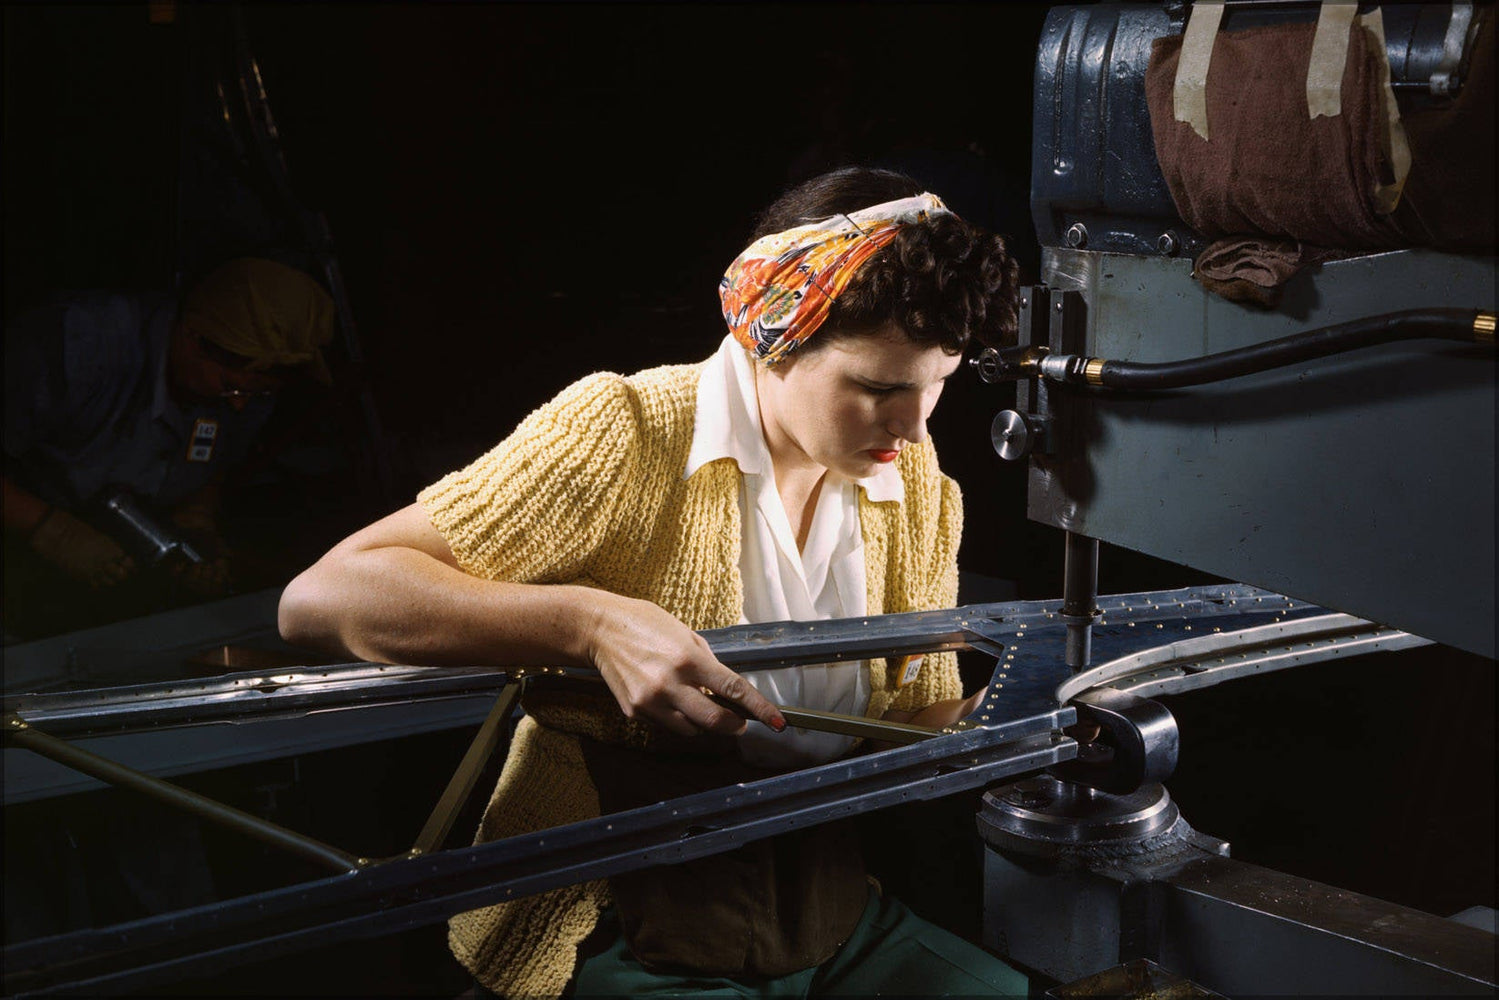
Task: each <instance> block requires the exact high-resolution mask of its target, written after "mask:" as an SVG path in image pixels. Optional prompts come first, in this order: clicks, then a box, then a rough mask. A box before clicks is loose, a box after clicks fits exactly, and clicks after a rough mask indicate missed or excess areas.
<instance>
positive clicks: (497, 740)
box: [411, 681, 522, 854]
mask: <svg viewBox="0 0 1499 1000" xmlns="http://www.w3.org/2000/svg"><path fill="white" fill-rule="evenodd" d="M521 687H522V685H521V682H519V681H511V682H510V683H509V684H506V685H505V686H504V688H502V689H501V690H500V696H499V697H498V698H496V699H495V700H494V708H492V709H490V710H489V716H488V718H486V719H485V720H484V724H483V725H482V726H480V727H479V732H478V734H477V735H476V736H475V737H474V741H473V742H472V743H471V744H469V748H468V752H467V753H465V754H464V755H463V760H462V761H460V762H459V764H458V769H457V770H456V771H454V772H453V777H452V778H451V779H450V780H449V781H448V787H447V788H445V789H443V792H442V796H441V797H440V798H439V799H438V800H437V806H436V808H434V809H433V810H432V815H431V816H430V817H428V819H427V823H426V825H425V826H423V827H422V832H421V833H419V834H417V837H416V843H415V844H413V845H412V847H411V852H412V853H413V854H430V853H432V852H433V851H435V850H437V849H438V848H440V847H441V846H442V843H443V841H444V840H446V839H447V837H448V834H449V833H450V832H451V831H452V829H453V822H454V820H456V819H457V818H458V813H459V812H461V811H462V809H463V807H464V805H466V804H467V803H468V797H469V796H470V795H472V794H473V791H474V785H475V783H477V782H478V780H479V774H480V773H481V772H482V771H483V770H484V765H485V764H487V763H488V762H489V760H490V758H492V757H493V756H494V754H495V751H496V750H497V749H499V747H500V744H501V743H502V742H504V740H505V739H506V737H507V736H508V735H509V726H510V714H511V713H512V712H514V711H515V703H516V701H517V700H518V699H519V698H520V695H521Z"/></svg>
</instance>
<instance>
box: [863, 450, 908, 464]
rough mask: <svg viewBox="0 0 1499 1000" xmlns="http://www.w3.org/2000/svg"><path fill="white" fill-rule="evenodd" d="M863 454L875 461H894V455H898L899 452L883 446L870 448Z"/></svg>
mask: <svg viewBox="0 0 1499 1000" xmlns="http://www.w3.org/2000/svg"><path fill="white" fill-rule="evenodd" d="M864 454H866V455H868V456H869V457H870V458H872V459H874V460H875V461H876V462H893V461H895V456H896V455H899V454H900V452H898V451H894V450H891V449H885V448H871V449H869V450H868V451H866V452H865V453H864Z"/></svg>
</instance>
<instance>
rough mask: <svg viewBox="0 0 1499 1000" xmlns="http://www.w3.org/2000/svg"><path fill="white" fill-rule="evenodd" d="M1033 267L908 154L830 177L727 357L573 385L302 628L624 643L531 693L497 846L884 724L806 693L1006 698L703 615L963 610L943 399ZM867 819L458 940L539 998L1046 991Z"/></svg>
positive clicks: (741, 300) (457, 934) (383, 531)
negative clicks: (937, 418)
mask: <svg viewBox="0 0 1499 1000" xmlns="http://www.w3.org/2000/svg"><path fill="white" fill-rule="evenodd" d="M1015 284H1016V267H1015V264H1014V262H1013V261H1012V260H1011V258H1010V257H1009V255H1008V254H1007V253H1006V250H1005V246H1004V243H1003V241H1002V240H1001V239H1000V238H999V237H997V236H993V235H988V234H985V233H983V232H981V231H979V230H977V229H976V228H975V227H973V226H970V225H968V224H967V223H965V222H963V221H962V220H960V219H958V218H957V217H956V216H955V215H953V214H952V213H951V212H949V211H948V210H947V209H946V208H945V207H944V205H943V204H942V202H941V200H940V199H938V198H937V197H935V196H934V195H932V194H929V193H925V192H923V191H922V190H921V187H920V185H918V184H917V183H916V182H915V181H913V180H911V179H910V178H908V177H905V176H903V175H900V174H895V173H890V172H887V171H877V170H869V169H863V168H848V169H844V170H839V171H836V172H834V173H831V174H827V175H824V176H821V177H818V178H815V179H813V180H811V181H808V182H807V183H805V184H803V185H801V186H800V187H798V188H796V189H794V190H792V191H790V192H789V193H787V194H786V195H784V196H782V197H781V198H780V199H779V200H778V201H777V202H776V203H775V204H773V205H772V206H771V207H770V208H769V209H767V210H766V211H765V213H764V214H763V215H762V217H761V219H760V222H759V225H758V227H757V230H756V232H755V235H754V240H753V242H752V243H751V244H750V246H749V247H748V249H746V250H745V251H744V253H743V254H741V255H740V256H739V258H738V259H736V260H735V261H734V262H733V264H732V265H731V266H730V267H729V269H728V272H727V273H726V274H725V276H724V278H723V280H722V282H721V283H720V296H721V300H722V303H723V312H724V318H725V320H726V321H727V324H728V327H729V330H730V334H729V336H727V337H726V338H725V339H724V341H723V343H722V345H721V346H720V347H719V349H718V352H717V353H716V354H714V355H713V356H712V357H711V358H709V359H708V360H707V361H706V362H703V363H700V364H695V365H676V366H668V367H662V368H654V369H650V370H648V371H643V372H639V373H637V374H635V375H629V376H620V375H616V374H611V373H600V374H595V375H591V376H589V377H587V378H585V379H583V380H582V381H580V382H578V383H576V384H574V385H572V386H571V387H569V388H568V389H566V390H564V391H563V392H562V393H561V394H560V395H559V396H557V397H556V398H555V399H553V400H552V401H551V402H550V403H547V404H546V405H544V406H542V407H541V408H540V409H538V410H536V411H535V412H534V413H532V414H531V415H530V416H528V417H527V418H526V419H525V420H524V421H523V422H522V423H521V424H520V426H519V427H518V428H517V429H516V430H515V432H514V433H513V434H511V435H510V437H508V438H507V439H506V440H504V441H503V442H501V443H500V444H499V445H498V446H497V447H495V448H494V449H493V450H492V451H490V452H489V453H487V454H486V455H484V456H482V457H481V458H479V459H478V460H477V461H475V462H474V463H473V464H471V465H469V466H468V467H467V468H464V469H461V470H459V471H457V472H454V473H451V474H449V475H448V476H446V477H445V478H443V479H442V480H440V481H439V482H437V483H435V484H433V485H432V486H430V487H428V488H427V489H425V490H424V491H422V493H421V494H420V495H419V497H418V500H417V502H416V503H414V504H412V505H411V506H409V507H407V508H405V509H403V510H400V511H397V512H396V513H394V514H392V515H390V516H389V517H386V518H385V519H383V520H381V521H378V522H376V523H375V524H373V525H370V526H369V527H367V528H365V529H363V530H361V531H359V532H356V533H355V534H354V535H352V536H350V537H349V538H347V539H345V540H344V541H343V542H341V543H339V544H338V545H337V546H335V547H334V548H333V549H332V550H331V551H330V552H329V553H328V554H327V555H325V556H324V557H323V558H322V559H320V560H319V561H318V562H317V563H316V564H315V565H313V566H312V567H311V568H309V569H308V570H306V571H305V572H304V573H302V574H301V575H300V576H299V577H297V578H296V579H295V580H293V581H292V583H291V584H290V585H289V586H288V587H287V589H286V591H285V594H284V595H283V597H282V599H281V606H280V623H281V630H282V633H283V635H285V637H286V638H287V639H288V640H290V641H292V642H296V643H301V644H310V645H317V646H321V647H325V648H328V649H330V650H333V651H336V652H338V653H340V654H344V655H353V656H357V657H361V658H364V659H367V660H374V661H383V662H399V663H418V664H475V663H493V664H508V665H557V664H563V663H566V664H581V665H591V666H593V667H595V668H597V670H598V671H599V673H600V675H602V677H603V679H604V681H605V682H607V689H606V688H605V687H604V686H602V685H600V686H598V687H597V688H596V689H593V693H590V691H589V690H583V691H567V692H566V693H562V692H559V691H558V690H556V689H553V690H551V691H545V692H544V691H536V692H534V693H533V694H532V695H530V696H528V699H527V701H526V705H525V707H526V710H527V714H526V717H525V718H523V719H522V721H521V723H520V726H519V728H518V730H517V732H516V736H515V740H514V743H513V745H512V748H511V751H510V753H509V756H508V758H507V760H506V762H505V766H504V770H503V773H502V775H501V777H500V781H499V785H498V787H497V789H496V791H495V794H494V797H493V798H492V800H491V801H490V803H489V807H488V809H487V811H486V813H485V816H484V819H483V821H482V824H481V827H480V830H479V834H478V840H480V841H486V840H493V839H497V838H501V837H508V836H512V835H516V834H519V833H523V832H529V831H533V830H538V829H544V828H547V827H551V826H556V825H559V824H562V823H569V822H575V821H578V820H582V819H586V818H591V817H594V816H598V815H601V814H603V813H609V812H614V811H616V810H618V809H624V808H630V807H633V806H636V805H640V804H644V803H647V802H657V801H661V800H663V799H665V798H669V797H674V796H677V795H682V794H688V793H690V792H694V791H700V790H702V789H705V788H713V787H721V786H723V785H726V784H729V783H732V782H736V781H744V780H751V779H753V778H755V777H761V776H765V775H767V774H770V773H773V772H774V771H785V770H788V769H790V768H793V767H799V766H806V765H810V764H818V763H823V762H826V761H829V760H832V759H834V758H836V757H838V756H840V755H842V754H844V753H846V752H848V750H849V749H850V748H851V741H850V740H848V739H847V738H845V737H838V736H835V735H831V734H814V733H808V732H801V731H798V730H795V729H788V728H787V727H786V724H785V721H784V719H783V718H782V717H781V715H780V714H779V712H778V710H777V708H776V705H778V704H785V705H797V706H802V707H809V708H816V709H821V710H828V711H839V712H847V713H853V714H861V715H867V716H870V717H875V718H886V719H893V720H899V721H909V722H913V723H916V724H919V725H929V726H943V725H947V724H951V723H953V722H955V721H957V720H958V719H960V718H962V717H963V716H965V715H967V714H968V713H969V712H970V711H972V710H973V709H974V708H975V707H976V704H975V702H976V699H977V698H978V697H979V696H981V695H982V691H980V692H979V693H978V694H976V695H975V696H974V697H973V698H970V699H968V700H964V699H963V697H962V689H961V684H960V681H959V677H958V670H957V663H956V659H955V657H954V655H953V654H951V653H945V654H940V655H930V656H927V657H926V658H925V660H924V661H919V660H918V661H915V662H911V663H906V662H900V663H897V662H894V661H892V662H888V663H887V662H885V661H883V660H871V661H868V662H863V663H844V664H835V665H831V666H812V667H804V668H791V669H783V670H775V671H764V672H762V673H758V674H751V673H746V674H743V675H741V674H736V673H735V672H734V671H732V670H730V669H729V668H728V667H725V666H724V665H722V664H721V663H719V662H717V661H716V660H715V659H714V657H713V655H712V653H711V652H710V651H709V648H708V646H707V644H706V643H705V642H704V641H703V639H702V638H701V637H700V636H699V635H698V634H697V633H696V632H695V631H693V630H694V629H703V628H716V627H722V626H728V625H733V624H736V623H740V622H746V621H749V622H756V621H780V620H787V619H802V620H805V619H819V618H834V617H852V616H859V615H864V614H880V613H893V612H903V611H916V610H926V609H932V608H942V607H952V606H953V605H954V604H955V603H956V598H957V563H956V554H957V549H958V538H959V532H960V530H961V520H962V506H961V498H960V496H959V492H958V488H957V485H956V484H955V483H954V482H953V481H952V480H950V479H948V478H947V477H945V476H944V475H943V474H942V473H941V471H940V470H939V469H938V467H937V458H936V453H935V451H934V450H933V447H932V444H931V442H930V441H929V440H928V439H927V434H926V420H927V417H928V415H929V414H930V413H931V411H932V408H933V407H934V406H935V405H936V403H937V398H938V396H940V395H941V392H942V387H943V383H944V382H945V381H946V380H947V379H948V378H949V377H950V376H951V375H952V374H953V373H954V371H955V370H956V369H957V367H958V365H959V362H960V359H961V354H962V351H963V349H964V347H965V346H966V345H967V344H968V342H969V340H970V338H973V337H982V338H984V339H991V338H997V337H998V336H1002V335H1007V334H1012V333H1013V329H1014V324H1015ZM580 686H582V687H585V688H586V687H587V686H586V685H580ZM709 693H716V694H718V695H720V696H722V697H724V698H727V699H729V700H731V701H733V702H735V703H737V704H738V705H740V706H742V708H743V709H744V710H745V713H746V714H747V715H748V716H750V717H752V719H753V720H754V721H752V722H749V723H746V722H745V721H744V720H743V719H742V718H740V716H739V715H737V714H735V713H733V712H731V711H728V710H727V709H725V708H723V707H721V706H720V705H719V704H717V703H715V701H714V700H712V699H711V698H710V697H709ZM725 751H727V752H725ZM852 837H853V833H852V832H851V831H850V830H849V828H848V827H847V826H846V825H839V824H836V823H834V824H827V825H823V826H819V827H815V828H813V829H811V830H806V831H799V832H797V833H793V834H787V835H783V836H780V837H776V838H773V839H771V840H765V841H759V842H756V843H752V844H749V845H746V846H744V847H741V848H739V849H736V850H735V851H732V852H729V853H727V854H719V855H715V856H712V857H708V858H705V859H701V860H699V861H695V862H689V863H687V864H685V865H678V866H671V867H665V868H656V869H651V870H649V871H646V872H640V873H634V874H633V875H627V876H621V877H616V878H613V879H609V880H607V881H605V880H599V881H595V882H589V883H584V884H582V885H574V886H569V887H566V888H563V889H558V890H554V891H551V892H546V893H542V894H538V895H536V896H532V897H528V898H525V899H520V900H515V901H512V902H506V903H502V904H499V905H495V906H491V907H487V908H485V909H482V910H476V911H473V912H470V913H465V914H460V915H459V916H457V917H455V918H453V920H452V921H451V923H450V932H449V940H450V943H451V946H452V948H453V951H454V954H455V955H456V956H457V957H458V959H459V960H460V961H461V962H462V963H463V964H464V965H465V966H466V967H467V968H468V969H469V970H470V971H471V972H472V973H473V974H474V976H475V977H476V979H477V980H478V981H479V983H480V984H481V985H482V987H483V988H485V989H487V990H489V991H493V992H494V993H499V994H502V995H510V996H522V995H543V994H557V993H560V992H562V991H563V990H564V989H570V990H571V991H574V992H576V993H578V994H580V995H597V994H611V995H624V994H651V993H666V994H674V993H683V992H688V993H691V992H698V991H709V992H714V993H718V994H721V995H741V994H747V995H761V994H764V995H771V994H776V995H780V994H784V993H789V994H793V995H805V994H808V993H817V994H823V993H827V994H839V993H842V994H847V995H851V994H872V993H875V992H885V993H908V994H911V993H921V994H928V993H960V994H1006V993H1012V994H1024V992H1025V988H1026V982H1025V979H1024V977H1023V976H1021V975H1020V974H1018V973H1016V972H1015V971H1013V970H1011V969H1010V968H1008V967H1007V966H1005V965H1003V964H1002V963H1000V962H999V961H998V960H997V959H995V958H994V957H993V956H991V955H989V954H988V953H986V952H984V951H982V950H981V949H979V948H977V947H975V946H973V945H971V944H968V943H967V942H965V941H962V940H960V939H958V938H956V937H954V936H952V935H950V934H947V933H946V932H945V931H942V930H940V929H939V928H937V927H935V926H933V925H931V924H929V923H926V922H925V921H923V920H921V919H920V918H918V917H916V916H915V915H914V914H912V913H911V912H910V911H909V910H907V909H906V908H905V907H903V906H901V905H900V904H899V903H898V902H896V901H895V900H892V899H887V898H881V896H880V894H879V892H878V890H877V888H876V887H874V886H873V885H872V884H871V882H870V881H869V880H868V879H867V876H866V874H865V871H864V868H863V864H862V861H861V860H860V857H859V852H858V847H857V843H856V842H855V841H853V840H852V839H851V838H852Z"/></svg>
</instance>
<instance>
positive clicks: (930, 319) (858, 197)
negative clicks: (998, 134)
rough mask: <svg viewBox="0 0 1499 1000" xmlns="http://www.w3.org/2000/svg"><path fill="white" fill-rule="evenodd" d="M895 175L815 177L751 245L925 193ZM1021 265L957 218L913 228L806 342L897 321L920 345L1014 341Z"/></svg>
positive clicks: (998, 242) (957, 348)
mask: <svg viewBox="0 0 1499 1000" xmlns="http://www.w3.org/2000/svg"><path fill="white" fill-rule="evenodd" d="M922 190H923V189H922V186H921V185H920V184H919V183H917V182H916V181H915V180H914V179H913V178H911V177H908V176H906V175H905V174H901V173H896V172H895V171H893V170H879V169H875V168H872V167H843V168H841V169H838V170H834V171H832V172H831V173H826V174H822V175H821V176H818V177H814V178H812V179H811V180H809V181H806V182H804V183H802V184H800V185H799V186H797V187H795V188H792V189H791V190H790V191H788V192H786V193H785V194H783V195H782V196H781V197H780V198H778V199H777V200H776V201H775V203H774V204H772V205H771V206H770V207H769V208H767V209H766V210H765V211H764V212H762V213H761V214H760V218H759V219H758V220H757V222H756V225H755V232H754V236H753V239H759V238H760V237H762V236H769V235H770V234H771V233H778V232H781V231H783V230H786V229H792V228H794V227H796V226H804V225H807V224H808V223H811V222H816V221H817V220H819V219H826V218H828V217H829V216H833V215H839V214H843V213H849V212H856V211H858V210H859V209H861V208H868V207H869V206H871V205H878V204H880V203H881V202H886V201H894V200H896V199H898V198H909V197H911V196H912V195H917V194H920V193H921V192H922ZM1018 282H1019V266H1018V265H1017V264H1016V263H1015V259H1014V258H1013V257H1011V256H1010V253H1009V250H1008V249H1007V248H1006V247H1005V241H1004V240H1003V239H1002V238H1001V237H999V236H996V235H994V234H992V233H987V232H985V231H983V230H982V229H980V228H978V227H977V226H974V225H970V224H969V223H967V222H964V221H963V220H962V219H959V218H958V217H957V216H955V215H938V216H935V217H933V218H930V219H927V220H926V221H925V222H921V223H916V224H914V225H909V226H905V227H904V228H902V229H901V230H900V232H898V233H897V234H896V236H895V239H894V240H892V241H891V242H890V243H889V244H887V245H886V246H884V247H882V248H880V250H879V251H878V252H877V253H875V254H874V255H873V256H872V257H870V258H869V260H867V261H865V263H864V265H863V266H862V267H860V268H859V272H858V273H857V274H856V275H854V278H853V280H852V281H851V282H849V285H848V287H847V288H846V289H844V291H843V294H842V295H840V296H839V297H838V299H837V300H836V301H835V302H834V303H833V305H832V308H831V310H830V311H829V313H828V318H827V320H826V321H825V322H824V327H825V329H823V330H820V331H818V333H817V334H816V335H815V336H813V337H812V338H811V339H810V340H808V341H807V342H806V343H805V344H803V345H802V347H801V348H799V349H800V350H803V351H805V350H808V349H812V348H815V345H817V344H820V343H828V342H830V341H832V340H835V339H837V338H840V337H849V336H860V335H865V334H869V333H872V332H874V331H875V330H877V329H879V328H880V327H882V326H884V325H885V324H886V323H889V322H891V321H894V322H895V323H897V324H898V325H899V326H900V328H901V329H902V330H904V331H905V332H906V335H907V336H909V337H910V338H911V339H912V340H914V341H917V342H918V343H935V344H940V345H941V347H942V349H943V350H944V351H946V352H947V353H948V354H961V353H962V352H963V349H964V348H965V347H967V346H968V342H969V340H970V339H972V340H977V341H979V342H980V343H983V344H989V345H994V346H998V345H999V344H1010V343H1014V342H1015V322H1016V320H1015V312H1016V309H1015V300H1016V290H1017V285H1018Z"/></svg>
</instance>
